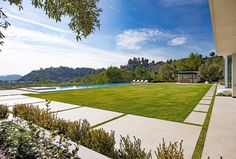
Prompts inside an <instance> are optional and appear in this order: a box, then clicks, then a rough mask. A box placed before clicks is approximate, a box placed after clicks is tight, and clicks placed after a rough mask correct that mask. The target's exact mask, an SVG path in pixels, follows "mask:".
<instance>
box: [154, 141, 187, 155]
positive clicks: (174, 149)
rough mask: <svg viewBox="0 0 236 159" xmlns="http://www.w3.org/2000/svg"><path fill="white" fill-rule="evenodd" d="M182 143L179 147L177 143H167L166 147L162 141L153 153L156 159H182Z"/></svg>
mask: <svg viewBox="0 0 236 159" xmlns="http://www.w3.org/2000/svg"><path fill="white" fill-rule="evenodd" d="M182 144H183V141H181V142H180V144H179V146H178V143H177V142H175V143H171V142H170V143H169V145H168V146H166V143H165V141H164V139H163V143H162V144H160V145H159V147H157V151H155V154H156V157H157V159H172V158H173V159H184V151H183V147H182Z"/></svg>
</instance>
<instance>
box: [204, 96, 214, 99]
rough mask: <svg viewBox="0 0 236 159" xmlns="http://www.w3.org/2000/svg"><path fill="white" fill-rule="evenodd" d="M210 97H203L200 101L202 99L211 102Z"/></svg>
mask: <svg viewBox="0 0 236 159" xmlns="http://www.w3.org/2000/svg"><path fill="white" fill-rule="evenodd" d="M212 97H213V96H212ZM212 97H209V96H204V97H203V98H202V99H203V100H212Z"/></svg>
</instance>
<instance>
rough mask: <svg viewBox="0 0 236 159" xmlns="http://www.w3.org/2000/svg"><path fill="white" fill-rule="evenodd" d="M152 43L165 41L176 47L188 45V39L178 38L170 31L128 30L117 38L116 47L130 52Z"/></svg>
mask: <svg viewBox="0 0 236 159" xmlns="http://www.w3.org/2000/svg"><path fill="white" fill-rule="evenodd" d="M152 41H164V42H167V44H169V43H170V46H176V45H181V44H184V43H186V41H187V38H185V37H178V36H177V35H175V34H173V33H170V32H168V31H161V30H159V29H147V28H142V29H134V30H132V29H130V30H126V31H124V32H123V33H121V34H119V35H117V36H116V45H117V46H118V47H119V48H125V49H130V50H139V49H141V48H142V44H143V43H145V42H152ZM168 41H170V42H168Z"/></svg>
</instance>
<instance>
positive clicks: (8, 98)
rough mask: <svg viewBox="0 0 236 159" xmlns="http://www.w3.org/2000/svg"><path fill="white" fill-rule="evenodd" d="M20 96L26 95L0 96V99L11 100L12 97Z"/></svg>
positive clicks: (18, 97)
mask: <svg viewBox="0 0 236 159" xmlns="http://www.w3.org/2000/svg"><path fill="white" fill-rule="evenodd" d="M22 98H28V97H27V96H23V95H12V96H0V101H5V100H12V99H22Z"/></svg>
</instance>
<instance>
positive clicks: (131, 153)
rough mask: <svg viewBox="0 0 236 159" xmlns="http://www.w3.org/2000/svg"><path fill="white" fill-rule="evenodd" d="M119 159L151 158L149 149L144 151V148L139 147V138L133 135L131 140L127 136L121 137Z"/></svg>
mask: <svg viewBox="0 0 236 159" xmlns="http://www.w3.org/2000/svg"><path fill="white" fill-rule="evenodd" d="M118 158H119V159H136V158H137V159H151V151H150V152H148V153H146V152H145V149H142V148H141V140H140V139H136V138H135V137H134V141H133V142H132V141H131V140H130V138H129V136H127V137H121V140H120V149H119V156H118Z"/></svg>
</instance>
